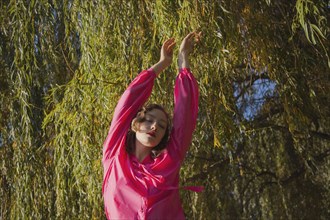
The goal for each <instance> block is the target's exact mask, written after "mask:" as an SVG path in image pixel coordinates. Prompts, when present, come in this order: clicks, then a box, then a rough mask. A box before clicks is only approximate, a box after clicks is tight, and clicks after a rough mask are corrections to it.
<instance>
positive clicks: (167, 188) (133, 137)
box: [102, 32, 201, 219]
mask: <svg viewBox="0 0 330 220" xmlns="http://www.w3.org/2000/svg"><path fill="white" fill-rule="evenodd" d="M200 35H201V33H196V32H191V33H189V34H188V35H187V36H186V37H185V38H184V39H183V41H182V43H181V45H180V49H179V57H178V62H179V68H180V71H179V74H178V76H177V79H176V83H175V88H174V105H175V107H174V116H173V126H172V129H171V133H170V134H169V130H170V129H169V128H170V123H169V122H170V120H169V116H168V115H167V113H166V112H165V110H164V109H163V108H162V107H161V106H159V105H151V106H147V107H144V108H141V107H142V106H143V104H144V103H145V102H146V101H147V99H148V98H149V96H150V94H151V91H152V87H153V84H154V80H155V78H156V77H157V75H159V74H160V73H161V72H162V71H163V70H164V69H165V68H166V67H168V66H169V65H170V64H171V63H172V58H173V48H174V46H175V40H174V38H171V39H169V40H167V41H165V42H164V44H163V45H162V49H161V55H160V61H159V62H158V63H156V64H155V65H153V66H152V67H151V68H149V69H148V70H145V71H142V72H141V73H140V74H139V75H138V76H137V77H136V78H135V79H134V80H133V82H131V84H130V85H129V86H128V88H127V89H126V91H125V92H124V94H123V95H122V97H121V98H120V100H119V102H118V104H117V106H116V109H115V112H114V116H113V119H112V122H111V126H110V130H109V133H108V137H107V139H106V141H105V143H104V148H103V160H102V162H103V166H104V178H103V186H102V192H103V197H104V204H105V212H106V216H107V218H108V219H185V217H184V213H183V210H182V207H181V202H180V197H179V186H178V185H179V170H180V166H181V163H182V161H183V159H184V157H185V154H186V152H187V150H188V147H189V145H190V142H191V139H192V133H193V131H194V129H195V125H196V118H197V112H198V86H197V82H196V80H195V78H194V76H193V75H192V73H191V72H190V69H189V55H190V54H191V52H192V50H193V47H194V44H195V42H198V41H199V40H200ZM168 136H169V137H168Z"/></svg>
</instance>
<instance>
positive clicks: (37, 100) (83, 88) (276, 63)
mask: <svg viewBox="0 0 330 220" xmlns="http://www.w3.org/2000/svg"><path fill="white" fill-rule="evenodd" d="M0 5H1V9H0V10H1V13H0V18H1V20H0V24H1V27H0V39H1V47H0V54H1V60H0V64H1V65H0V69H1V71H0V75H1V77H0V91H1V95H0V99H1V111H0V112H1V114H0V115H1V118H0V126H1V131H0V151H1V154H0V158H1V160H0V164H1V166H0V167H1V168H0V169H1V176H0V184H1V190H0V197H1V209H0V216H1V218H2V219H102V218H104V213H103V200H102V195H101V186H102V174H103V170H102V166H101V157H102V155H101V153H102V144H103V141H104V139H105V137H106V134H107V131H108V127H109V125H110V122H111V116H112V111H113V110H114V107H115V105H116V103H117V101H118V99H119V97H120V95H121V94H122V92H123V91H124V89H125V88H126V86H127V85H128V83H130V82H131V80H132V79H133V78H134V77H135V76H136V74H137V73H138V72H139V71H141V70H143V69H146V68H148V67H150V65H151V64H152V63H155V62H156V61H157V60H158V58H159V50H160V46H161V44H162V42H163V41H164V40H165V39H167V38H169V37H171V36H174V37H175V38H176V39H177V41H181V39H182V38H183V37H184V36H185V35H186V34H187V33H188V32H190V31H191V30H200V31H202V32H203V40H202V43H201V44H200V45H199V46H198V47H197V48H196V51H195V54H194V55H193V59H192V70H193V72H194V75H196V78H197V79H198V82H199V88H200V105H199V106H200V111H199V117H198V124H197V129H196V131H195V135H194V140H193V142H192V146H191V151H190V152H189V154H188V155H187V158H186V160H185V164H184V167H183V169H182V170H181V174H182V175H181V177H182V178H181V184H182V185H188V184H189V185H191V184H196V185H203V186H205V191H204V192H203V193H200V194H196V193H192V192H186V191H183V192H182V200H183V204H184V207H185V211H186V215H187V217H188V218H192V219H218V218H220V219H310V218H312V217H318V218H319V219H326V217H327V216H329V215H330V213H329V210H330V207H329V204H330V201H329V195H330V192H329V190H330V188H329V186H330V184H329V181H330V176H329V171H328V170H329V165H330V161H329V154H330V153H329V139H330V135H329V134H330V131H329V129H330V125H329V115H330V114H329V107H328V103H329V101H330V100H329V95H328V94H329V92H330V91H329V88H330V87H329V68H330V62H329V48H330V46H329V25H328V19H329V4H327V3H325V1H316V0H314V1H312V0H297V1H284V0H273V1H271V0H265V1H244V2H242V1H230V0H222V1H171V0H165V1H161V0H156V1H125V2H122V1H119V0H112V1H109V2H106V1H99V0H95V1H75V0H65V1H59V0H53V1H45V0H40V1H23V0H16V1H13V0H5V1H2V2H1V3H0ZM327 16H328V17H327ZM176 72H177V65H176V64H175V63H174V64H173V65H172V66H171V67H170V68H169V69H168V70H166V71H165V73H164V74H162V75H161V76H160V77H159V78H158V79H157V80H156V83H155V88H154V91H153V94H152V97H151V100H150V102H157V103H160V104H162V105H165V106H166V107H167V109H168V110H171V109H172V107H173V106H172V103H173V97H172V91H173V82H174V79H175V76H176Z"/></svg>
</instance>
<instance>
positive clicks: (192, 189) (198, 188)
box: [157, 186, 204, 192]
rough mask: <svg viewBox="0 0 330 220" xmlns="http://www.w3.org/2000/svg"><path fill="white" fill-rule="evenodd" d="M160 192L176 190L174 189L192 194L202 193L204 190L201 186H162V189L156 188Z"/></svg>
mask: <svg viewBox="0 0 330 220" xmlns="http://www.w3.org/2000/svg"><path fill="white" fill-rule="evenodd" d="M157 188H158V189H161V190H176V189H184V190H190V191H193V192H202V191H203V190H204V187H203V186H181V187H178V186H164V187H157Z"/></svg>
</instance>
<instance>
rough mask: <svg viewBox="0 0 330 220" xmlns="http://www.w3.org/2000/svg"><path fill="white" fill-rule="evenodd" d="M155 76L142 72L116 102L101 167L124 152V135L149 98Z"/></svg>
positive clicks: (146, 71)
mask: <svg viewBox="0 0 330 220" xmlns="http://www.w3.org/2000/svg"><path fill="white" fill-rule="evenodd" d="M155 78H156V74H155V72H154V71H153V70H152V69H148V70H144V71H142V72H141V73H140V74H139V75H138V76H137V77H136V78H135V79H134V80H133V81H132V82H131V83H130V85H129V86H128V88H127V89H126V90H125V92H124V94H123V95H122V96H121V98H120V99H119V101H118V104H117V106H116V108H115V111H114V115H113V118H112V121H111V126H110V129H109V133H108V136H107V138H106V140H105V142H104V144H103V160H102V161H103V165H104V166H105V168H106V167H107V163H106V162H107V160H108V159H109V158H111V157H113V156H114V155H115V154H117V153H119V152H120V151H121V150H125V141H126V134H127V131H128V129H129V128H130V124H131V121H132V120H133V117H134V116H135V115H136V113H137V111H138V110H139V109H140V108H141V107H142V106H143V104H144V103H145V102H146V101H147V99H148V98H149V96H150V94H151V92H152V87H153V85H154V80H155Z"/></svg>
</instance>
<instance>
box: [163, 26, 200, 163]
mask: <svg viewBox="0 0 330 220" xmlns="http://www.w3.org/2000/svg"><path fill="white" fill-rule="evenodd" d="M200 36H201V33H196V32H192V33H190V34H188V35H187V36H186V37H185V38H184V39H183V41H182V43H181V46H180V50H179V57H178V62H179V63H178V64H179V75H178V76H177V79H176V82H175V88H174V116H173V129H172V133H171V138H170V140H171V143H170V146H171V147H172V148H173V149H174V152H175V154H178V155H179V157H180V159H181V160H183V159H184V156H185V154H186V152H187V150H188V148H189V146H190V143H191V140H192V134H193V131H194V130H195V127H196V120H197V114H198V96H199V92H198V84H197V81H196V79H195V78H194V76H193V74H192V73H191V71H190V64H189V55H190V54H191V52H192V51H193V47H194V44H195V43H196V42H198V41H199V40H200ZM169 150H171V149H169Z"/></svg>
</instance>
